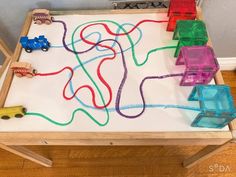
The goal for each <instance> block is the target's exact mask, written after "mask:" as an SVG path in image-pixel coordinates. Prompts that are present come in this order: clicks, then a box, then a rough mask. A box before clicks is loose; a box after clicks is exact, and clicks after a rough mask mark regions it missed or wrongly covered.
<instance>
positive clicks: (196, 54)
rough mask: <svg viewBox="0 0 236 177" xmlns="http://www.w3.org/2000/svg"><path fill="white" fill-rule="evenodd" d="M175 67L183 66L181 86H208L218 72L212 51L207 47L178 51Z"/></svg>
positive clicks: (190, 47) (187, 48)
mask: <svg viewBox="0 0 236 177" xmlns="http://www.w3.org/2000/svg"><path fill="white" fill-rule="evenodd" d="M176 65H185V66H186V68H185V72H184V76H183V78H182V80H181V82H180V85H182V86H192V85H196V84H208V83H209V82H210V81H211V79H212V78H213V77H214V76H215V73H216V72H217V71H218V70H219V64H218V62H217V59H216V57H215V54H214V51H213V49H212V48H211V47H209V46H185V47H182V48H181V50H180V54H179V56H178V58H177V60H176Z"/></svg>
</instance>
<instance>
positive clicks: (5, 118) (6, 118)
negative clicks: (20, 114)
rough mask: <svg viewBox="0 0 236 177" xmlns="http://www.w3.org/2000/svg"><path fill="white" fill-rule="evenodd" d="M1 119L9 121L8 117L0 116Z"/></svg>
mask: <svg viewBox="0 0 236 177" xmlns="http://www.w3.org/2000/svg"><path fill="white" fill-rule="evenodd" d="M1 119H4V120H8V119H10V117H9V116H2V117H1Z"/></svg>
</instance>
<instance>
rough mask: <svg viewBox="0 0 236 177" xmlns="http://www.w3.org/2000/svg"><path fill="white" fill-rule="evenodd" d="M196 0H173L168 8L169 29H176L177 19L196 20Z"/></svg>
mask: <svg viewBox="0 0 236 177" xmlns="http://www.w3.org/2000/svg"><path fill="white" fill-rule="evenodd" d="M196 14H197V12H196V2H195V0H171V1H170V5H169V10H168V17H169V22H168V26H167V31H174V30H175V27H176V22H177V20H194V19H195V18H196Z"/></svg>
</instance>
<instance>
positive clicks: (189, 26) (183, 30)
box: [173, 20, 208, 57]
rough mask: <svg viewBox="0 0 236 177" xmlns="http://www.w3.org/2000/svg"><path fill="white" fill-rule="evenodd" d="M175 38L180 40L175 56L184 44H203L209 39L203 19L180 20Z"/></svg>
mask: <svg viewBox="0 0 236 177" xmlns="http://www.w3.org/2000/svg"><path fill="white" fill-rule="evenodd" d="M173 40H179V42H178V45H177V48H176V51H175V57H177V56H178V55H179V51H180V49H181V47H183V46H201V45H205V44H206V43H207V41H208V35H207V30H206V25H205V23H204V22H203V21H201V20H179V21H177V26H176V29H175V32H174V35H173Z"/></svg>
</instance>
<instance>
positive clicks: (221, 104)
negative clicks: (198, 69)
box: [188, 85, 236, 128]
mask: <svg viewBox="0 0 236 177" xmlns="http://www.w3.org/2000/svg"><path fill="white" fill-rule="evenodd" d="M188 100H189V101H199V104H200V109H201V112H200V113H199V114H198V115H197V117H196V118H195V120H194V121H193V122H192V126H193V127H208V128H222V127H224V126H225V125H227V124H228V123H229V122H231V121H232V120H233V119H234V118H235V117H236V112H235V108H234V102H233V98H232V96H231V94H230V88H229V86H226V85H197V86H195V87H194V88H193V90H192V93H191V94H190V96H189V98H188Z"/></svg>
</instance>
